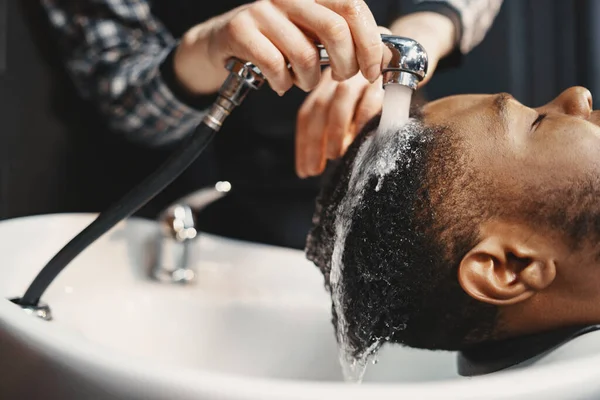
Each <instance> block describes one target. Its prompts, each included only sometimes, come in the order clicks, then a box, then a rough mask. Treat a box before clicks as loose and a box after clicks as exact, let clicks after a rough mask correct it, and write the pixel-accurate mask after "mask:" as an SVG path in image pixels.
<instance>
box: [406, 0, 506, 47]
mask: <svg viewBox="0 0 600 400" xmlns="http://www.w3.org/2000/svg"><path fill="white" fill-rule="evenodd" d="M415 2H416V3H417V5H418V7H419V8H420V9H429V8H432V7H433V8H434V9H435V11H440V8H447V9H448V10H449V11H450V12H449V13H446V14H447V15H448V16H449V17H450V18H451V19H452V20H453V22H454V23H455V25H456V28H457V31H458V35H457V41H458V43H457V44H458V47H459V50H460V52H461V53H463V54H467V53H468V52H470V51H471V50H473V48H474V47H475V46H477V45H478V44H479V43H481V41H482V40H483V39H484V37H485V35H486V34H487V32H488V31H489V30H490V28H491V26H492V24H493V23H494V19H496V16H497V15H498V12H499V11H500V7H501V6H502V2H503V0H415ZM455 17H456V18H455Z"/></svg>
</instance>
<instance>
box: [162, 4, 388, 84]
mask: <svg viewBox="0 0 600 400" xmlns="http://www.w3.org/2000/svg"><path fill="white" fill-rule="evenodd" d="M315 40H317V41H318V42H320V43H322V44H323V45H324V46H325V48H326V50H327V52H328V54H329V57H330V61H331V69H332V76H333V78H334V79H336V80H340V81H341V80H345V79H348V78H350V77H353V76H354V75H356V73H357V72H359V71H360V72H361V73H362V74H363V75H364V76H365V77H366V78H367V79H368V80H369V81H371V82H373V81H375V80H376V79H377V78H378V77H379V75H380V73H381V61H382V57H383V45H382V42H381V37H380V34H379V31H378V28H377V25H376V23H375V19H374V17H373V14H372V13H371V11H370V10H369V8H368V7H367V5H366V4H365V2H364V1H363V0H258V1H255V2H253V3H250V4H246V5H243V6H241V7H238V8H236V9H234V10H232V11H230V12H228V13H226V14H224V15H221V16H219V17H216V18H213V19H211V20H209V21H206V22H204V23H202V24H200V25H197V26H196V27H194V28H192V29H191V30H190V31H188V32H187V33H186V34H185V35H184V37H183V39H182V41H181V43H180V45H179V47H178V49H177V51H176V52H175V57H174V63H175V65H174V68H175V74H176V76H177V77H178V79H179V81H180V83H181V84H182V85H183V86H184V87H185V88H187V89H188V90H189V91H190V92H192V93H195V94H201V93H213V92H215V91H216V90H218V88H219V87H220V85H221V84H222V83H223V81H224V79H225V77H226V75H227V72H226V71H225V63H226V62H227V60H228V59H229V58H230V57H234V56H235V57H238V58H240V59H242V60H245V61H249V62H252V63H253V64H255V65H256V66H258V67H259V68H260V70H261V71H262V72H263V74H264V75H265V77H266V79H267V81H268V82H269V84H270V86H271V87H272V88H273V90H275V91H276V92H277V93H279V94H280V95H282V94H283V93H285V92H286V91H287V90H289V89H290V88H291V87H292V86H293V85H294V84H295V85H297V86H298V87H300V88H301V89H302V90H304V91H310V90H312V89H313V88H314V87H315V86H316V85H317V84H318V83H319V81H320V78H321V68H320V63H319V52H318V50H317V48H316V46H315ZM288 62H289V63H290V64H291V67H292V70H293V73H292V72H290V71H289V70H288V68H287V64H288Z"/></svg>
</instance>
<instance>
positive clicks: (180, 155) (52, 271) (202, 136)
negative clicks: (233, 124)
mask: <svg viewBox="0 0 600 400" xmlns="http://www.w3.org/2000/svg"><path fill="white" fill-rule="evenodd" d="M215 133H216V132H215V130H213V129H212V128H210V127H209V126H208V125H206V124H204V123H201V124H200V125H198V127H197V128H196V129H195V130H194V132H193V133H192V134H191V135H190V137H189V138H188V139H186V140H185V141H184V143H183V144H182V145H181V147H179V148H178V149H177V150H175V151H174V152H173V154H172V155H171V156H170V157H169V158H168V159H167V161H165V162H164V163H163V164H162V165H161V166H160V167H159V168H158V169H157V170H156V171H154V172H153V173H152V175H150V176H148V177H147V178H146V179H145V180H144V181H142V183H140V184H139V185H137V186H136V187H135V188H133V190H131V191H130V192H129V193H127V194H126V195H125V196H124V197H123V198H122V199H121V200H119V201H118V202H116V203H115V204H114V205H112V206H111V207H110V208H109V209H108V210H106V211H104V212H103V213H101V214H100V215H98V217H97V218H96V219H95V220H94V221H93V222H92V223H91V224H90V225H88V226H87V227H86V228H85V229H84V230H83V231H81V232H80V233H79V234H78V235H77V236H75V237H74V238H73V239H72V240H71V241H70V242H69V243H67V245H65V246H64V247H63V248H62V249H61V250H60V251H59V252H58V253H56V255H55V256H54V257H53V258H52V259H51V260H50V261H49V262H48V264H46V266H45V267H44V268H43V269H42V270H41V271H40V273H39V274H38V275H37V276H36V277H35V279H34V280H33V282H32V283H31V285H29V288H28V289H27V291H26V292H25V294H24V295H23V297H22V298H21V299H16V300H13V302H15V303H17V304H19V305H21V306H37V305H38V303H39V301H40V298H41V297H42V295H43V294H44V292H45V291H46V289H47V288H48V286H50V284H51V283H52V281H53V280H54V279H55V278H56V277H57V276H58V274H60V272H61V271H62V270H63V269H64V268H65V267H66V266H67V265H68V264H69V263H70V262H71V261H73V259H74V258H75V257H77V256H78V255H79V253H81V252H82V251H83V250H85V249H86V248H87V247H88V246H89V245H90V244H92V243H93V242H94V241H96V240H97V239H98V238H99V237H101V236H102V235H104V234H105V233H106V232H108V231H109V230H110V229H111V228H113V227H114V226H115V225H116V224H117V223H119V221H121V220H123V219H125V218H127V217H129V216H131V215H132V214H133V213H135V212H136V211H137V210H139V209H140V208H141V207H142V206H144V205H145V204H146V203H148V202H149V201H150V200H151V199H152V198H153V197H154V196H156V195H157V194H159V193H160V192H161V191H162V190H163V189H164V188H165V187H167V186H168V185H169V184H170V183H171V182H173V181H174V180H175V179H176V178H177V177H178V176H179V175H181V174H182V173H183V172H184V171H185V170H186V169H187V168H188V167H189V166H190V164H192V162H194V160H195V159H196V158H198V156H199V155H200V154H201V153H202V151H204V149H206V146H207V145H208V144H209V143H210V141H211V140H212V138H213V137H214V135H215Z"/></svg>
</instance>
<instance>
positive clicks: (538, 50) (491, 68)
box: [0, 0, 600, 219]
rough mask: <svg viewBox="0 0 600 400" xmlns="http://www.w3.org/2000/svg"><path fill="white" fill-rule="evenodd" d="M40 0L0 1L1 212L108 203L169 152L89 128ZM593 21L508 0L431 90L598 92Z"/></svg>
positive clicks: (537, 95)
mask: <svg viewBox="0 0 600 400" xmlns="http://www.w3.org/2000/svg"><path fill="white" fill-rule="evenodd" d="M74 1H75V0H74ZM35 5H36V1H32V0H0V11H4V12H0V16H1V18H0V219H5V218H12V217H18V216H23V215H31V214H40V213H56V212H77V211H101V210H102V209H103V208H105V207H106V204H107V203H108V202H110V201H111V200H112V199H117V198H118V197H120V196H121V195H122V194H123V193H124V192H125V191H126V190H127V188H129V187H130V186H131V184H132V182H137V181H139V180H140V179H141V178H142V177H143V176H145V175H146V174H147V173H148V172H149V171H150V170H151V168H155V167H156V166H157V165H158V164H157V160H158V159H160V158H161V157H162V156H164V155H166V153H165V152H164V151H163V152H159V151H154V152H150V153H152V154H148V152H147V151H145V152H144V153H143V154H142V153H140V152H139V150H136V149H135V148H132V147H131V146H128V145H127V144H125V143H121V142H119V140H118V138H114V136H110V135H106V134H105V131H104V130H103V129H102V128H101V127H99V128H98V129H97V131H93V130H92V131H90V129H89V127H86V128H84V126H85V121H86V118H88V115H87V113H86V109H87V108H86V107H85V105H84V104H82V103H81V101H79V100H76V99H75V98H73V97H72V96H71V94H72V91H71V90H68V89H65V85H68V80H67V79H65V76H64V74H63V72H62V70H61V68H60V65H59V64H58V63H57V58H56V57H55V54H54V51H53V50H52V45H51V43H50V42H48V40H49V39H50V37H49V36H48V34H47V32H46V31H45V30H44V24H43V23H42V21H43V16H42V15H40V14H39V12H38V11H39V10H38V9H37V8H36V7H35ZM596 21H600V1H595V0H573V1H570V0H505V2H504V5H503V7H502V10H501V12H500V14H499V16H498V18H497V19H496V21H495V23H494V26H493V28H492V30H491V32H490V33H489V34H488V36H487V37H486V39H485V40H484V42H483V43H482V44H481V45H479V46H478V47H477V48H476V49H475V50H474V51H473V52H472V53H471V54H469V55H468V56H467V57H466V58H465V60H464V63H463V65H462V66H461V67H460V68H459V69H455V70H451V71H445V72H443V73H438V74H436V75H435V77H434V78H433V79H432V81H431V83H430V84H429V85H428V87H427V96H428V98H430V99H435V98H437V97H441V96H446V95H450V94H456V93H497V92H509V93H511V94H513V95H514V96H515V97H516V98H517V99H518V100H519V101H521V102H523V103H524V104H527V105H530V106H538V105H541V104H543V103H544V102H546V101H548V100H550V99H552V98H553V97H554V96H556V95H557V94H558V93H559V92H560V91H562V90H563V89H565V88H567V87H569V86H573V85H583V86H586V87H588V88H589V89H590V90H591V91H592V93H593V94H594V93H597V94H598V96H600V81H599V80H598V78H597V75H596V72H597V71H600V69H599V68H598V67H599V66H600V22H597V23H596V24H594V22H596ZM595 39H597V40H595ZM599 98H600V97H599ZM596 106H598V100H597V99H596ZM94 135H95V136H96V137H95V138H92V136H94ZM92 139H93V140H92ZM98 140H100V141H101V142H102V144H101V145H99V144H98ZM102 149H110V151H106V150H102ZM205 157H210V155H206V156H205ZM165 196H169V195H168V194H165ZM165 198H166V197H165Z"/></svg>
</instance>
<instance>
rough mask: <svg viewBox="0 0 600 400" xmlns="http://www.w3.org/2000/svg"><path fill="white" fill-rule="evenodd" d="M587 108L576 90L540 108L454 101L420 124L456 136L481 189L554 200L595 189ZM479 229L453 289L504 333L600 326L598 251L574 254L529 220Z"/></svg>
mask: <svg viewBox="0 0 600 400" xmlns="http://www.w3.org/2000/svg"><path fill="white" fill-rule="evenodd" d="M591 104H592V97H591V94H590V92H589V91H588V90H587V89H584V88H581V87H573V88H570V89H568V90H566V91H564V92H563V93H561V94H560V95H559V96H558V97H556V98H555V99H554V100H553V101H551V102H550V103H548V104H545V105H543V106H541V107H538V108H530V107H527V106H525V105H523V104H521V103H519V102H518V101H516V100H515V99H513V98H512V97H511V96H510V95H507V94H497V95H462V96H453V97H447V98H443V99H440V100H438V101H435V102H432V103H429V104H428V105H426V106H425V108H424V109H423V118H424V121H425V123H427V124H436V125H438V124H439V125H443V126H447V127H448V128H450V130H451V131H452V132H453V135H458V139H459V140H460V143H461V150H464V152H465V154H467V155H468V163H470V164H471V165H470V166H471V167H472V168H474V169H475V170H476V171H478V172H480V173H481V175H483V176H485V177H489V180H490V182H491V183H492V184H491V185H488V186H486V190H490V191H502V192H504V193H509V194H510V195H514V196H517V197H518V196H520V197H523V196H530V195H531V196H535V193H528V192H526V191H523V190H522V189H523V188H544V189H545V193H549V192H550V193H552V191H553V189H556V190H557V191H558V189H560V188H564V187H569V186H570V185H572V184H573V183H574V182H582V181H584V180H585V181H588V177H592V178H594V177H595V178H596V179H595V181H596V182H597V181H598V177H600V111H592V109H591ZM488 188H489V189H488ZM478 228H479V234H480V241H479V243H478V244H477V245H476V246H475V247H474V248H473V249H472V250H471V251H470V252H469V253H468V254H467V255H465V256H464V258H463V260H462V262H461V265H460V266H459V281H460V283H461V286H462V287H463V289H464V290H465V291H466V292H467V293H468V294H470V295H471V296H472V297H474V298H476V299H478V300H481V301H483V302H487V303H491V304H495V305H498V306H504V308H503V309H502V311H501V315H503V319H504V321H505V322H506V325H507V326H508V327H510V328H509V329H508V330H510V331H513V332H517V333H527V332H535V331H537V330H541V329H542V328H553V327H557V326H561V325H564V324H571V323H589V322H593V323H596V322H598V321H600V306H598V304H600V291H598V287H599V285H600V274H599V273H598V271H600V269H599V268H598V265H597V261H598V260H597V258H596V257H595V255H596V254H597V250H598V249H597V248H595V249H590V251H589V252H587V250H578V253H577V254H576V253H574V252H573V250H572V249H571V248H570V247H568V246H565V245H564V242H563V240H562V239H561V235H560V233H559V234H556V233H552V232H548V230H547V229H538V228H537V227H535V226H529V224H528V221H518V220H516V221H515V220H511V221H492V222H489V223H484V224H483V225H482V226H480V227H478ZM592 250H593V251H592ZM591 305H593V306H591ZM548 309H552V310H553V313H548V312H547V310H548Z"/></svg>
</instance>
